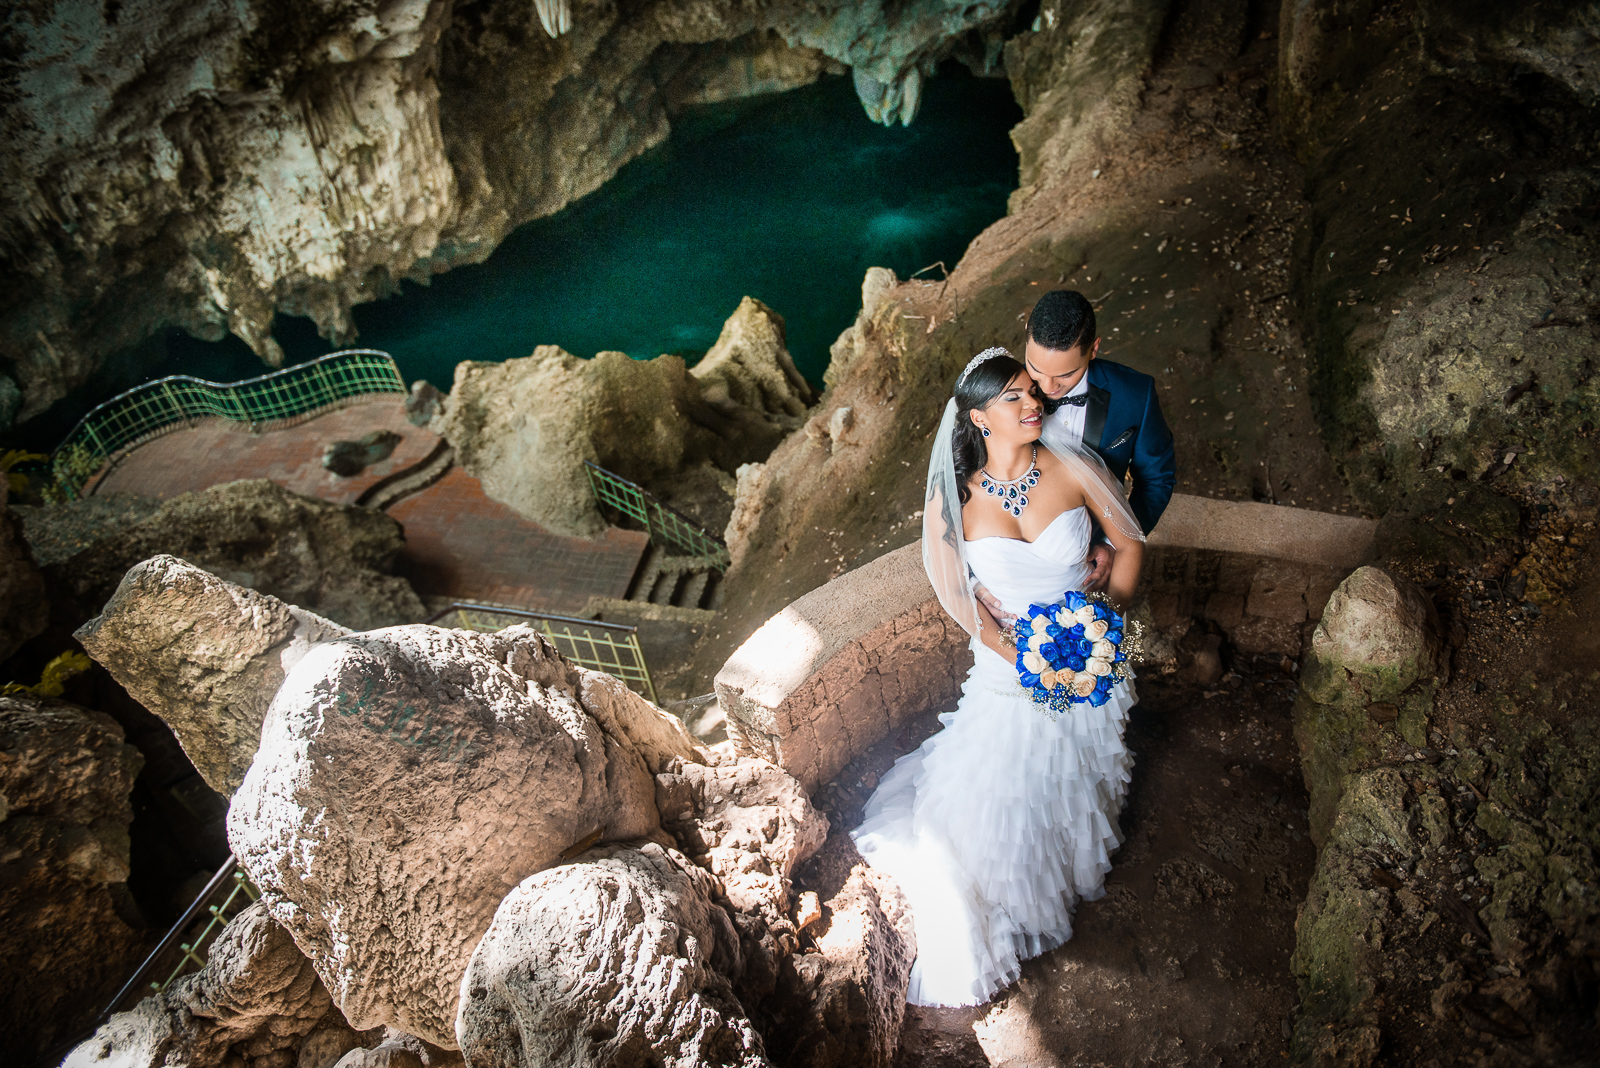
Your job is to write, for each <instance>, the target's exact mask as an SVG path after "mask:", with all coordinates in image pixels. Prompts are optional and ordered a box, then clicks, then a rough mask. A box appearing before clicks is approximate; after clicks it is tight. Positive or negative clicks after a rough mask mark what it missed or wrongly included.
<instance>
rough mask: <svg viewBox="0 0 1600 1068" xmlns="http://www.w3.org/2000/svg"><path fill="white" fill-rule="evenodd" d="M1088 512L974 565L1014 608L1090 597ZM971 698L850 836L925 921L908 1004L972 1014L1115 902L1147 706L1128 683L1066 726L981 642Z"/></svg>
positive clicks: (1000, 546) (898, 767)
mask: <svg viewBox="0 0 1600 1068" xmlns="http://www.w3.org/2000/svg"><path fill="white" fill-rule="evenodd" d="M1089 535H1090V520H1089V513H1088V511H1087V510H1085V509H1083V508H1075V509H1072V510H1071V511H1067V512H1063V513H1062V514H1061V515H1059V516H1057V517H1056V518H1055V519H1054V520H1052V521H1051V523H1050V524H1049V526H1047V527H1046V528H1045V530H1044V532H1043V533H1042V534H1040V535H1039V537H1038V539H1037V540H1035V541H1034V542H1032V543H1029V542H1025V541H1020V540H1018V539H1015V538H998V537H993V538H979V539H976V540H973V541H968V542H966V543H965V552H966V560H967V562H968V563H969V564H970V565H971V568H972V571H973V574H974V575H976V576H977V579H978V581H979V582H980V583H982V584H983V585H984V586H986V587H987V588H988V589H989V591H990V592H991V593H993V594H994V595H995V596H996V597H997V598H999V600H1000V602H1001V604H1002V605H1004V606H1005V609H1006V611H1008V612H1013V613H1019V614H1020V613H1022V612H1024V611H1026V610H1027V608H1028V606H1029V605H1030V604H1054V603H1059V602H1060V601H1061V600H1062V596H1063V594H1064V593H1065V592H1066V591H1068V590H1076V589H1081V588H1082V583H1083V580H1084V578H1085V576H1086V575H1087V574H1088V570H1089V569H1088V567H1087V566H1086V565H1085V564H1084V563H1082V562H1081V561H1083V560H1084V558H1085V555H1086V554H1087V551H1088V546H1089ZM972 648H973V651H974V655H975V657H976V662H975V663H974V664H973V667H972V670H971V672H970V673H969V674H968V675H967V681H966V684H965V685H964V686H963V687H962V691H961V701H960V703H959V704H958V705H957V706H956V710H955V711H954V712H950V713H946V714H944V715H942V716H940V717H939V719H940V721H941V722H942V723H943V724H944V727H943V729H942V730H940V731H939V732H938V733H937V734H935V735H934V736H933V737H932V738H930V739H928V741H927V742H926V743H924V744H923V746H922V747H921V748H920V749H918V750H917V751H916V752H914V753H911V754H909V755H907V756H905V757H902V758H901V759H900V760H899V761H898V762H897V763H896V764H895V766H894V767H893V768H892V769H891V770H890V771H889V773H888V774H887V775H885V776H884V777H883V781H882V783H881V784H880V785H879V786H878V789H877V791H876V792H875V793H874V794H873V795H872V798H871V799H870V800H869V801H868V802H867V807H866V816H865V821H864V822H863V823H862V824H861V826H860V827H858V828H856V829H855V830H854V831H853V832H851V836H852V837H853V838H854V839H855V842H856V846H857V847H858V848H859V849H860V850H861V854H862V856H863V857H865V858H866V859H867V861H868V862H869V863H870V864H871V865H872V866H873V867H874V868H877V869H879V870H880V871H885V872H887V873H888V874H890V875H892V876H893V877H894V879H895V880H896V882H898V883H899V884H900V888H901V889H902V890H903V891H904V892H905V895H906V897H907V899H908V900H909V901H910V904H911V908H912V913H913V916H914V919H915V921H916V932H917V961H916V964H915V966H914V967H913V968H912V971H911V985H910V989H909V990H908V991H907V995H906V996H907V1000H909V1001H910V1002H912V1003H913V1004H917V1005H976V1004H981V1003H983V1002H985V1001H988V1000H989V998H990V997H992V996H993V995H994V993H995V991H997V990H999V989H1000V988H1001V987H1004V986H1007V985H1008V984H1010V983H1012V982H1013V981H1015V980H1016V978H1017V976H1018V975H1019V974H1020V968H1021V962H1022V961H1024V960H1026V959H1028V958H1029V957H1034V956H1037V955H1038V954H1040V953H1043V952H1045V951H1046V950H1049V949H1053V948H1055V947H1056V946H1058V945H1060V944H1061V943H1063V942H1065V941H1066V940H1067V939H1069V938H1071V937H1072V910H1073V908H1074V906H1076V905H1077V903H1078V902H1079V901H1080V900H1085V901H1093V900H1095V899H1097V898H1099V897H1101V896H1102V895H1103V894H1104V890H1103V884H1104V881H1105V876H1106V873H1107V872H1108V871H1110V870H1111V856H1110V855H1111V851H1112V850H1114V849H1116V848H1117V846H1119V845H1121V844H1122V835H1121V832H1120V831H1119V830H1118V829H1117V816H1118V814H1119V813H1120V811H1121V808H1122V801H1123V798H1124V796H1125V795H1126V793H1127V788H1128V781H1129V776H1130V771H1131V769H1132V764H1133V761H1132V758H1131V757H1130V755H1129V753H1128V750H1127V747H1126V746H1125V745H1124V744H1123V740H1122V733H1123V728H1124V726H1125V725H1126V722H1127V716H1128V710H1129V709H1130V708H1132V707H1133V705H1134V703H1135V701H1136V697H1135V695H1134V691H1133V685H1132V681H1131V679H1129V680H1126V681H1123V682H1119V683H1118V684H1117V685H1116V686H1115V688H1113V690H1112V692H1111V696H1110V699H1109V700H1107V701H1106V703H1105V704H1103V705H1101V706H1100V707H1099V708H1095V707H1094V706H1092V705H1089V704H1075V705H1072V706H1071V708H1070V710H1069V711H1067V712H1064V713H1062V714H1061V715H1060V717H1059V718H1057V719H1051V717H1050V715H1049V714H1048V713H1047V712H1046V711H1045V710H1044V709H1043V708H1042V707H1041V706H1039V705H1036V704H1034V703H1033V701H1032V700H1031V699H1030V698H1029V697H1028V696H1027V694H1026V693H1025V692H1024V691H1023V689H1022V687H1021V684H1020V683H1019V682H1018V679H1017V669H1016V667H1015V665H1014V664H1012V663H1011V662H1009V661H1007V660H1005V659H1003V658H1002V657H1000V656H999V655H998V654H996V653H995V652H994V651H993V650H991V649H990V648H989V647H988V646H986V645H983V644H982V643H981V642H979V641H977V640H976V639H974V640H973V641H972Z"/></svg>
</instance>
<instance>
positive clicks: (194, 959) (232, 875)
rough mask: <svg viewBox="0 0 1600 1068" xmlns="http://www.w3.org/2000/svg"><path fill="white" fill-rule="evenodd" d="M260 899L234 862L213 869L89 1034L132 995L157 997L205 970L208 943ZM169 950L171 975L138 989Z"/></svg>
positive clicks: (258, 892) (167, 958)
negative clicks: (173, 960)
mask: <svg viewBox="0 0 1600 1068" xmlns="http://www.w3.org/2000/svg"><path fill="white" fill-rule="evenodd" d="M260 896H261V894H260V891H258V890H257V889H256V888H255V886H254V885H252V884H251V882H250V880H249V879H248V878H246V876H245V874H244V872H242V871H240V870H239V866H238V861H236V860H235V859H234V858H233V857H231V856H230V857H229V858H228V861H227V863H226V864H224V865H223V866H222V867H221V868H218V869H217V873H216V874H215V875H213V876H212V877H211V881H210V882H209V883H207V884H206V887H205V889H204V890H202V891H200V896H199V897H197V898H195V899H194V903H193V904H191V905H190V906H189V907H188V909H187V910H185V911H184V914H183V915H182V916H181V917H180V918H179V919H178V922H177V923H175V924H173V925H172V929H171V930H169V931H168V932H167V935H166V937H165V938H163V939H162V940H161V943H160V944H159V945H158V946H156V948H155V949H153V950H151V952H150V955H149V956H148V957H146V958H145V959H144V963H143V964H141V965H139V969H138V970H137V971H135V972H134V973H133V975H132V976H130V977H129V979H128V981H127V982H126V983H124V984H122V989H121V990H118V991H117V994H116V996H115V997H113V998H112V999H111V1001H110V1003H109V1004H108V1005H106V1007H105V1009H104V1011H102V1012H101V1013H100V1015H99V1016H98V1017H96V1018H95V1021H94V1023H93V1024H92V1025H91V1027H90V1030H93V1029H94V1028H97V1027H99V1026H100V1025H101V1024H103V1023H105V1022H106V1021H107V1020H109V1019H110V1018H111V1014H112V1013H114V1012H116V1011H117V1009H118V1007H120V1006H121V1005H123V1004H124V1003H125V1002H126V1001H127V1000H128V997H129V995H131V994H133V993H134V992H135V991H142V992H143V993H146V994H148V993H157V994H159V993H160V992H161V991H163V990H165V989H166V988H167V987H169V986H171V985H172V983H173V981H174V980H176V979H177V978H178V977H179V976H182V975H186V974H188V973H189V972H192V971H199V970H200V969H201V968H203V967H205V963H206V957H207V955H208V954H209V953H210V951H211V943H212V942H213V941H215V939H216V933H217V932H218V931H220V930H221V929H222V928H223V927H224V926H226V925H227V923H228V921H229V920H231V919H233V918H234V917H235V916H237V915H238V914H239V913H241V912H243V911H244V910H245V908H246V907H248V906H249V904H250V903H251V902H252V901H254V900H255V899H256V898H258V897H260ZM185 936H188V941H187V942H184V941H180V939H182V938H184V937H185ZM173 949H177V950H178V952H179V954H180V955H179V957H178V959H177V962H176V964H174V966H173V967H172V969H171V971H169V972H167V976H166V978H165V979H157V980H152V981H151V982H150V983H148V984H147V985H145V986H144V987H140V985H139V984H140V983H141V982H142V981H143V980H144V979H145V977H146V976H148V975H149V974H150V973H151V972H154V971H155V970H156V968H157V966H158V965H160V964H161V963H162V962H163V961H165V960H170V959H171V951H172V950H173ZM157 974H160V973H157Z"/></svg>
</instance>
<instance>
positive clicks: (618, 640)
mask: <svg viewBox="0 0 1600 1068" xmlns="http://www.w3.org/2000/svg"><path fill="white" fill-rule="evenodd" d="M450 616H455V617H456V619H455V622H454V624H453V625H454V626H455V627H457V628H459V629H462V630H476V631H481V632H483V633H486V634H492V633H494V632H495V631H497V630H504V629H505V628H507V627H509V626H511V625H513V624H515V623H527V624H529V625H530V626H532V627H533V628H534V629H535V630H537V631H539V632H540V633H541V634H543V635H544V636H545V637H546V638H549V639H550V641H551V642H552V643H554V645H555V647H556V648H557V649H558V650H560V651H561V655H562V656H565V657H566V658H567V659H568V660H571V661H572V662H573V663H574V664H579V665H581V666H583V667H586V668H593V669H594V670H595V671H603V672H605V673H606V674H607V675H614V676H616V677H617V678H619V679H621V680H622V681H623V683H624V684H625V685H626V686H627V687H628V688H629V689H630V690H633V691H634V692H635V693H639V694H643V695H644V696H645V697H648V698H649V699H650V700H651V702H652V703H654V702H655V700H656V687H655V683H653V682H651V681H650V668H649V667H648V666H647V665H646V664H645V662H644V651H643V650H642V649H640V648H639V631H638V628H637V627H630V626H628V625H627V624H625V623H601V622H600V621H598V620H594V619H580V618H577V617H575V616H553V615H550V614H548V613H546V612H528V611H524V610H523V609H520V608H502V607H500V606H498V605H492V604H471V603H467V602H459V601H458V602H457V603H455V604H452V605H450V606H449V607H448V608H445V609H443V610H441V611H439V612H435V613H434V614H433V615H432V616H430V617H428V619H427V620H426V622H428V623H437V622H439V621H440V620H444V619H447V618H449V617H450Z"/></svg>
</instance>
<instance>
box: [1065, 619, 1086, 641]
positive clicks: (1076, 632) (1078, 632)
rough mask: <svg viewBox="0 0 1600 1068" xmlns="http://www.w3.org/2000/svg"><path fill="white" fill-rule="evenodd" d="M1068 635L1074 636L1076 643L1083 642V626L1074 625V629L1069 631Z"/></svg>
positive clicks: (1080, 624) (1079, 624)
mask: <svg viewBox="0 0 1600 1068" xmlns="http://www.w3.org/2000/svg"><path fill="white" fill-rule="evenodd" d="M1067 633H1068V634H1070V635H1072V638H1073V640H1074V641H1081V640H1082V639H1083V624H1082V623H1074V624H1073V625H1072V629H1071V630H1069V631H1067Z"/></svg>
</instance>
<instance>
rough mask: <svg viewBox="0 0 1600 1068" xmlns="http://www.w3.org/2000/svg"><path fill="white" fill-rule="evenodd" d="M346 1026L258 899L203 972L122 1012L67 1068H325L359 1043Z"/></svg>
mask: <svg viewBox="0 0 1600 1068" xmlns="http://www.w3.org/2000/svg"><path fill="white" fill-rule="evenodd" d="M330 1016H331V1017H332V1019H330ZM341 1023H342V1021H340V1020H339V1019H338V1014H337V1013H336V1012H334V1011H333V1004H332V1002H331V1001H330V1000H329V998H328V992H327V991H326V990H324V989H323V987H322V983H321V982H319V981H318V979H317V973H316V972H315V971H314V970H313V969H312V967H311V962H310V961H308V960H306V958H305V955H304V954H302V953H301V952H300V950H298V949H297V948H295V944H294V941H293V939H291V938H290V937H289V933H288V932H287V931H285V930H284V929H283V928H282V927H281V926H279V925H278V924H277V922H275V921H274V920H273V919H272V917H271V916H270V915H268V913H267V909H266V906H265V905H264V904H263V903H262V902H260V901H257V902H255V903H254V904H252V905H250V906H249V907H248V908H246V909H245V910H244V911H243V912H241V913H239V915H237V916H235V917H234V918H233V919H232V920H230V921H229V922H228V925H227V926H226V927H224V928H223V929H222V932H221V933H220V934H218V935H217V937H216V940H215V941H214V942H213V943H212V944H211V948H210V952H209V954H208V955H207V958H206V964H205V967H204V968H202V969H200V971H198V972H196V973H195V974H193V975H186V976H184V977H183V978H181V979H179V980H177V981H176V982H174V983H173V984H172V986H170V987H168V988H167V989H166V990H165V991H163V992H162V993H159V994H154V995H152V996H150V997H148V998H146V999H144V1000H143V1001H141V1002H140V1003H139V1004H138V1005H137V1006H135V1007H134V1008H133V1009H132V1010H130V1011H128V1012H119V1013H117V1014H116V1015H115V1016H113V1017H112V1018H111V1019H110V1020H109V1021H108V1022H107V1023H106V1024H105V1025H104V1026H102V1027H101V1028H100V1029H99V1030H98V1031H96V1032H95V1033H94V1035H93V1036H92V1037H90V1038H88V1039H86V1040H85V1041H83V1042H81V1043H79V1044H78V1046H76V1047H75V1048H74V1049H73V1051H72V1052H71V1053H70V1054H69V1055H68V1056H67V1059H66V1061H65V1062H64V1068H95V1066H99V1065H115V1066H117V1068H161V1066H164V1065H182V1064H194V1065H200V1064H222V1063H226V1058H227V1057H228V1056H229V1055H230V1054H232V1055H234V1056H243V1057H245V1058H247V1059H248V1061H249V1062H250V1063H252V1064H261V1063H266V1064H282V1065H292V1064H296V1063H297V1062H298V1063H301V1064H307V1068H312V1063H314V1064H315V1068H326V1065H324V1064H322V1063H320V1058H322V1057H325V1056H326V1055H327V1051H328V1048H329V1047H334V1046H337V1045H339V1044H342V1043H343V1042H348V1041H349V1040H350V1039H351V1038H353V1037H354V1036H353V1035H352V1034H351V1032H349V1031H348V1029H345V1028H342V1027H340V1026H338V1025H339V1024H341ZM330 1025H331V1026H330ZM319 1027H322V1028H324V1031H323V1032H322V1034H323V1037H321V1038H318V1037H317V1036H315V1035H312V1032H313V1031H315V1030H317V1029H318V1028H319ZM308 1035H310V1036H312V1037H311V1038H309V1039H308V1038H307V1036H308ZM313 1040H314V1044H313ZM308 1045H309V1046H310V1047H311V1048H310V1051H309V1053H310V1056H309V1057H307V1056H306V1049H305V1047H306V1046H308ZM308 1062H312V1063H308Z"/></svg>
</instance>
